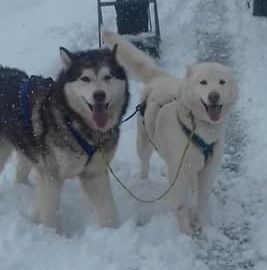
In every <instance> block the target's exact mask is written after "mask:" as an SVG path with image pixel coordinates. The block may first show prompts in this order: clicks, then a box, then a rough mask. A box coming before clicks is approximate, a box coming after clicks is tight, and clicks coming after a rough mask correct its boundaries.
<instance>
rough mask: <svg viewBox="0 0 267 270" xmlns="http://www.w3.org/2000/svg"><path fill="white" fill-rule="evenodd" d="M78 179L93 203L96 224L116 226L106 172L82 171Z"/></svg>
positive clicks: (116, 220) (114, 210)
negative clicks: (91, 172)
mask: <svg viewBox="0 0 267 270" xmlns="http://www.w3.org/2000/svg"><path fill="white" fill-rule="evenodd" d="M80 180H81V184H82V187H83V189H84V191H85V192H86V194H87V195H88V198H89V201H90V202H91V203H92V204H93V207H94V212H95V215H96V218H97V221H98V224H99V225H100V226H101V227H110V228H116V227H118V226H119V221H118V214H117V210H116V207H115V204H114V201H113V197H112V194H111V187H110V182H109V177H108V173H107V172H101V173H100V174H99V173H96V174H94V175H90V174H88V175H87V174H86V173H84V174H82V175H81V177H80Z"/></svg>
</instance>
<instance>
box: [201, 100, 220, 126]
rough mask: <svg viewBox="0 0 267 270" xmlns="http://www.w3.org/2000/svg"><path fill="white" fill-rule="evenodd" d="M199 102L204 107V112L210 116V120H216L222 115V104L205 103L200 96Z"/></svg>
mask: <svg viewBox="0 0 267 270" xmlns="http://www.w3.org/2000/svg"><path fill="white" fill-rule="evenodd" d="M201 102H202V104H203V106H204V108H205V109H206V112H207V114H208V116H209V118H210V120H212V121H214V122H216V121H218V120H219V119H220V118H221V116H222V108H223V104H209V105H208V104H206V103H205V102H204V101H203V99H202V98H201Z"/></svg>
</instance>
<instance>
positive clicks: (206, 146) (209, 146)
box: [178, 117, 216, 162]
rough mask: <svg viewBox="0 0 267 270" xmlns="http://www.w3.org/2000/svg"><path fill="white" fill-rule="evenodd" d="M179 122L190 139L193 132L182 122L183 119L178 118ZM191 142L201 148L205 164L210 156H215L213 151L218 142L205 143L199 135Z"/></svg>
mask: <svg viewBox="0 0 267 270" xmlns="http://www.w3.org/2000/svg"><path fill="white" fill-rule="evenodd" d="M178 120H179V124H180V125H181V127H182V130H183V132H184V134H185V135H186V136H187V137H190V136H191V134H192V130H191V129H189V128H188V127H187V126H186V125H185V124H184V123H183V122H182V121H181V119H180V118H179V117H178ZM191 141H192V142H193V144H194V145H195V146H197V147H198V148H199V150H200V151H201V153H202V154H203V156H204V158H205V162H206V161H207V160H208V158H209V157H210V156H212V155H213V151H214V145H215V144H216V142H212V143H207V142H205V140H204V139H202V138H201V137H200V136H199V135H197V134H196V133H194V134H193V136H191Z"/></svg>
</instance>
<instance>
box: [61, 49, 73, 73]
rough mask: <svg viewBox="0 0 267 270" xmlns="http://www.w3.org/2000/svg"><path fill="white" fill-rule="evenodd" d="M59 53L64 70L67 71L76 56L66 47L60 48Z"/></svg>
mask: <svg viewBox="0 0 267 270" xmlns="http://www.w3.org/2000/svg"><path fill="white" fill-rule="evenodd" d="M59 52H60V59H61V62H62V64H63V68H64V70H67V69H68V68H69V67H70V65H71V64H72V62H73V59H74V55H73V53H71V52H70V51H68V50H67V49H66V48H64V47H60V48H59Z"/></svg>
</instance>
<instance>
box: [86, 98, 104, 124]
mask: <svg viewBox="0 0 267 270" xmlns="http://www.w3.org/2000/svg"><path fill="white" fill-rule="evenodd" d="M83 100H84V101H85V103H86V104H87V106H88V107H89V109H90V110H91V111H92V114H93V120H94V121H95V123H96V125H97V127H99V128H104V127H105V126H106V124H107V122H108V106H109V103H102V102H101V103H94V104H90V103H89V102H88V101H87V100H86V99H85V98H84V97H83Z"/></svg>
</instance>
